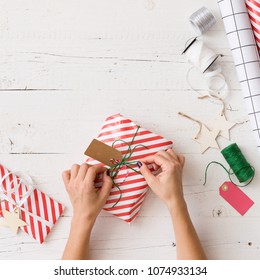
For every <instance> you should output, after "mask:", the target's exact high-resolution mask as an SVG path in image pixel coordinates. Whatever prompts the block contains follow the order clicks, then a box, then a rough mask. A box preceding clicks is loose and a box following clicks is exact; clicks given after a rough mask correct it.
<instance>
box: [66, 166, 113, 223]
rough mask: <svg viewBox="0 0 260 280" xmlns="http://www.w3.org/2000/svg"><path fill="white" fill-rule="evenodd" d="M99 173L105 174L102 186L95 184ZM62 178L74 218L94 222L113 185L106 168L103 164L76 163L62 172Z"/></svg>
mask: <svg viewBox="0 0 260 280" xmlns="http://www.w3.org/2000/svg"><path fill="white" fill-rule="evenodd" d="M100 173H103V174H100ZM98 174H100V175H102V176H103V178H102V181H103V182H102V183H103V184H102V187H101V188H96V187H95V186H94V181H95V179H96V178H97V176H98ZM62 178H63V181H64V184H65V187H66V190H67V192H68V194H69V197H70V201H71V204H72V207H73V218H74V219H81V218H82V219H85V220H88V221H90V222H91V223H92V224H94V222H95V220H96V217H97V216H98V214H99V213H100V211H101V209H102V208H103V206H104V205H105V203H106V200H107V198H108V196H109V193H110V190H111V188H112V185H113V184H112V180H111V178H110V177H109V176H108V175H107V170H106V168H105V167H103V166H101V165H96V166H90V165H88V164H86V163H84V164H82V165H78V164H74V165H73V166H72V168H71V169H70V170H66V171H64V172H63V173H62Z"/></svg>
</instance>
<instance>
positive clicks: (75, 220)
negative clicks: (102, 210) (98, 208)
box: [71, 215, 96, 232]
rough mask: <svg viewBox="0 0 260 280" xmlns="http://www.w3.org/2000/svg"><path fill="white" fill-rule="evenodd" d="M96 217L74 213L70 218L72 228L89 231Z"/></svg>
mask: <svg viewBox="0 0 260 280" xmlns="http://www.w3.org/2000/svg"><path fill="white" fill-rule="evenodd" d="M95 221H96V219H95V218H92V217H88V216H83V215H74V216H73V217H72V220H71V226H72V228H75V229H77V231H84V232H88V231H89V232H91V230H92V228H93V226H94V223H95Z"/></svg>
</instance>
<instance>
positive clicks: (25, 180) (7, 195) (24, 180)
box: [0, 171, 53, 227]
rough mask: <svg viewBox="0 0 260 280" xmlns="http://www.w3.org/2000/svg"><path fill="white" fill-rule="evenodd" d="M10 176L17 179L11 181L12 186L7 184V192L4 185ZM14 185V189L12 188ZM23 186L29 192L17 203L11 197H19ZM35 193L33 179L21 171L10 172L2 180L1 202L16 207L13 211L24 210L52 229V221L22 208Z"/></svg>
mask: <svg viewBox="0 0 260 280" xmlns="http://www.w3.org/2000/svg"><path fill="white" fill-rule="evenodd" d="M10 175H14V176H15V177H16V179H13V180H12V181H10V185H8V186H7V184H6V190H5V189H4V186H3V183H4V181H5V180H6V179H7V178H8V177H9V176H10ZM17 177H18V178H17ZM18 180H19V183H18V182H17V181H18ZM12 184H13V187H12ZM22 184H24V185H25V186H26V189H27V191H26V193H25V194H23V195H22V197H21V199H19V201H15V200H14V199H13V198H12V196H11V195H12V194H15V195H17V194H18V190H19V187H20V186H21V185H22ZM33 192H34V186H33V181H32V178H31V177H30V176H29V175H27V174H24V173H23V172H21V171H16V172H8V173H6V174H5V175H4V176H3V177H2V178H1V180H0V200H5V201H7V202H9V203H11V204H13V205H15V208H14V209H13V211H16V210H17V209H20V210H23V211H24V212H25V213H27V214H28V215H30V216H32V217H33V218H36V219H38V220H39V221H40V222H42V223H44V224H45V225H46V226H49V227H52V226H53V223H51V222H50V221H46V220H45V219H44V218H42V217H40V216H38V215H35V214H33V213H31V212H29V211H28V210H27V209H25V208H24V207H22V205H23V204H24V203H25V202H26V200H27V199H28V198H29V196H30V195H31V194H32V193H33ZM18 197H19V198H20V195H19V194H18Z"/></svg>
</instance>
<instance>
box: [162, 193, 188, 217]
mask: <svg viewBox="0 0 260 280" xmlns="http://www.w3.org/2000/svg"><path fill="white" fill-rule="evenodd" d="M167 208H168V210H169V212H170V214H171V215H176V214H178V213H179V212H181V213H185V212H187V211H188V208H187V204H186V202H185V200H184V197H181V198H178V199H174V200H171V201H169V202H168V203H167Z"/></svg>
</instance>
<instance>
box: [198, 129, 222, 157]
mask: <svg viewBox="0 0 260 280" xmlns="http://www.w3.org/2000/svg"><path fill="white" fill-rule="evenodd" d="M219 133H220V130H216V129H214V130H209V129H208V128H207V127H206V126H205V125H204V124H201V129H200V132H199V134H198V135H197V136H196V137H194V138H193V140H195V141H196V142H198V143H200V148H201V153H204V152H205V151H206V150H207V149H208V148H215V149H219V146H218V143H217V141H216V138H217V137H218V135H219Z"/></svg>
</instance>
